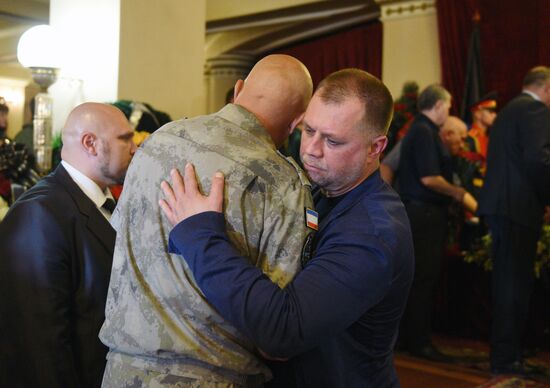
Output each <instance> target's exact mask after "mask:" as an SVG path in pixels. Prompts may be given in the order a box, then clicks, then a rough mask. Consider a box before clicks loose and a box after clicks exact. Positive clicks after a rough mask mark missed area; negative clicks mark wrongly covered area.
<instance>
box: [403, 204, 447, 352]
mask: <svg viewBox="0 0 550 388" xmlns="http://www.w3.org/2000/svg"><path fill="white" fill-rule="evenodd" d="M405 207H406V209H407V215H408V216H409V221H410V223H411V230H412V236H413V243H414V257H415V266H414V280H413V283H412V286H411V291H410V293H409V299H408V302H407V308H406V309H405V313H404V315H403V319H402V323H401V339H402V340H403V342H404V343H403V344H404V345H405V346H406V347H407V348H408V349H409V351H411V352H415V351H418V350H420V349H421V348H423V347H425V346H427V345H429V344H431V334H432V311H433V305H434V291H435V286H436V284H437V281H438V280H439V273H440V271H441V260H442V259H443V248H444V244H445V238H446V236H447V207H446V206H442V205H431V204H423V203H418V202H409V203H406V204H405Z"/></svg>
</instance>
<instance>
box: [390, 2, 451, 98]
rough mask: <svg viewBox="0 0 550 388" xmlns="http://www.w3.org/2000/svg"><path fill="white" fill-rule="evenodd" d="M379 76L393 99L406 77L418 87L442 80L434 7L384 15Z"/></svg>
mask: <svg viewBox="0 0 550 388" xmlns="http://www.w3.org/2000/svg"><path fill="white" fill-rule="evenodd" d="M382 21H383V24H384V43H383V56H382V80H383V81H384V83H385V84H386V85H387V86H388V88H389V89H390V91H391V93H392V95H393V97H394V98H395V99H396V98H398V97H399V96H400V95H401V89H402V87H403V84H404V83H405V82H406V81H416V82H418V84H419V85H420V88H421V89H422V88H423V87H425V86H427V85H429V84H431V83H434V82H440V81H441V67H440V59H439V41H438V32H437V17H436V13H435V10H433V9H432V10H429V11H427V12H422V13H421V12H419V13H417V14H412V15H402V16H399V17H395V18H383V19H382Z"/></svg>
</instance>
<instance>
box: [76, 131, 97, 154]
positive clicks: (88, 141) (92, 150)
mask: <svg viewBox="0 0 550 388" xmlns="http://www.w3.org/2000/svg"><path fill="white" fill-rule="evenodd" d="M98 142H99V139H98V138H97V136H96V135H95V134H93V133H91V132H84V133H83V134H82V136H81V137H80V144H82V147H84V149H85V150H86V152H87V153H88V154H90V155H93V156H97V154H98Z"/></svg>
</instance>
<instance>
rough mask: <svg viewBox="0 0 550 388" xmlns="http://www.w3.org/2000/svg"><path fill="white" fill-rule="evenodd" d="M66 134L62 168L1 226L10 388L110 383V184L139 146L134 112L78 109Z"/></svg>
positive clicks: (4, 381)
mask: <svg viewBox="0 0 550 388" xmlns="http://www.w3.org/2000/svg"><path fill="white" fill-rule="evenodd" d="M62 136H63V149H62V152H61V156H62V159H63V160H62V162H61V165H60V166H58V167H57V169H56V170H55V171H54V172H53V173H51V174H50V175H48V176H47V177H45V178H44V179H43V180H41V181H40V182H39V183H38V184H37V185H36V186H34V187H33V188H32V189H30V190H29V191H27V192H26V193H24V194H23V195H22V196H21V197H20V198H19V200H18V201H17V202H16V203H15V204H14V205H13V206H12V207H11V209H10V211H9V212H8V214H7V215H6V218H5V219H4V221H3V222H2V223H0V295H1V296H2V297H1V299H0V336H1V337H0V341H1V342H0V352H1V353H0V354H1V356H2V359H0V365H2V366H0V375H1V376H2V377H1V378H0V386H5V387H48V388H49V387H71V388H73V387H99V386H100V385H101V379H102V376H103V370H104V367H105V355H106V353H107V349H106V348H105V347H104V346H103V344H101V342H100V341H99V339H98V333H99V329H100V327H101V324H102V323H103V320H104V309H105V300H106V297H107V286H108V284H109V277H110V272H111V262H112V255H113V248H114V243H115V232H114V230H113V229H112V227H111V225H110V224H109V219H110V212H111V211H112V209H113V208H114V201H113V200H112V196H111V194H110V192H109V190H108V186H109V185H113V184H117V183H121V182H122V180H123V179H124V175H125V173H126V169H127V168H128V164H129V163H130V160H131V157H132V155H133V154H134V152H135V150H136V146H135V145H134V143H133V141H132V137H133V130H132V128H131V127H130V126H129V124H128V121H127V120H126V118H125V117H124V115H123V114H122V113H121V112H120V111H119V110H118V109H117V108H115V107H112V106H109V105H104V104H98V103H85V104H82V105H80V106H78V107H76V108H75V109H74V110H73V111H72V112H71V113H70V115H69V117H68V119H67V123H66V124H65V127H64V128H63V133H62ZM106 203H110V204H112V207H111V206H110V205H105V204H106ZM106 208H110V210H107V209H106ZM1 368H5V370H1Z"/></svg>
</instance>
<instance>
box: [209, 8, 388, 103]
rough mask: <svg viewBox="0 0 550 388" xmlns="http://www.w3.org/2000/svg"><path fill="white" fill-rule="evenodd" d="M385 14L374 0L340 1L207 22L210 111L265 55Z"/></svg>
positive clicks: (368, 21)
mask: <svg viewBox="0 0 550 388" xmlns="http://www.w3.org/2000/svg"><path fill="white" fill-rule="evenodd" d="M379 17H380V7H379V6H378V5H377V4H376V3H375V1H374V0H339V1H322V2H315V3H308V4H303V5H298V6H293V7H288V8H282V9H277V10H274V11H268V12H261V13H256V14H251V15H245V16H239V17H234V18H228V19H223V20H213V21H210V22H207V23H206V65H205V83H206V88H207V91H208V103H207V108H208V111H209V112H213V111H216V110H218V109H219V108H220V107H221V106H223V104H224V102H225V95H226V92H227V90H229V89H230V88H231V87H232V86H233V85H234V84H235V82H236V81H237V80H238V79H239V78H242V77H245V76H246V74H247V73H248V71H249V69H250V68H251V67H252V65H253V64H254V63H255V62H256V60H257V59H258V58H259V57H261V56H263V55H265V54H267V53H270V52H277V51H280V50H281V49H283V48H288V47H289V46H292V45H295V44H297V43H299V42H304V41H310V40H312V39H315V38H319V37H324V36H327V35H331V34H335V33H339V32H341V31H343V30H348V29H350V28H353V27H357V26H362V25H367V24H369V23H372V22H375V21H377V20H378V19H379ZM380 33H381V26H380Z"/></svg>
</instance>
